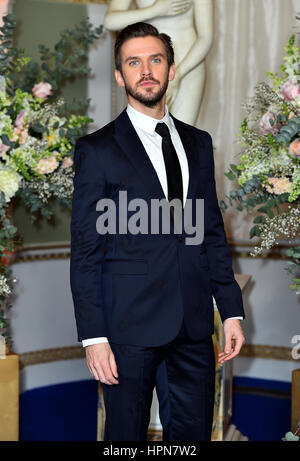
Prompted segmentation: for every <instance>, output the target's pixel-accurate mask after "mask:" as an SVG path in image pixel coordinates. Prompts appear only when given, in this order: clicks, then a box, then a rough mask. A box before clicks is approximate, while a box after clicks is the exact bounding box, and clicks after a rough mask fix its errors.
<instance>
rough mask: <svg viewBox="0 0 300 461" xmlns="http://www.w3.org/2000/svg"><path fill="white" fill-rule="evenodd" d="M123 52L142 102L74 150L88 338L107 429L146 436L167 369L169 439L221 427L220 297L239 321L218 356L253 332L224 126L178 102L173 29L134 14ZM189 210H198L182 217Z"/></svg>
mask: <svg viewBox="0 0 300 461" xmlns="http://www.w3.org/2000/svg"><path fill="white" fill-rule="evenodd" d="M115 64H116V70H115V77H116V80H117V83H118V84H119V85H120V86H121V87H124V88H125V90H126V94H127V97H128V106H127V108H126V109H125V110H124V111H123V112H122V113H121V114H120V115H119V116H118V117H117V118H116V120H114V121H112V122H111V123H109V124H108V125H106V126H104V127H103V128H101V129H100V130H98V131H96V132H95V133H92V134H90V135H87V136H84V137H83V138H81V139H79V140H78V142H77V144H76V149H75V155H74V163H75V177H74V194H73V206H72V221H71V289H72V295H73V300H74V308H75V317H76V323H77V330H78V340H79V341H82V342H83V346H84V347H85V348H86V360H87V366H88V368H89V370H90V372H91V374H92V375H93V376H94V378H95V379H97V380H100V381H101V382H102V383H103V391H104V402H105V409H106V424H105V440H106V441H114V440H146V438H147V429H148V425H149V420H150V408H151V403H152V396H153V389H154V386H155V382H156V377H157V373H158V371H159V370H162V373H165V380H160V382H159V384H160V386H158V388H159V389H160V388H161V385H162V384H163V389H162V391H160V392H161V393H162V394H164V401H165V403H166V400H167V407H168V408H167V416H165V417H164V418H163V421H162V424H163V439H164V441H188V440H193V441H201V440H210V438H211V429H212V418H213V405H214V384H215V357H214V349H213V343H212V336H211V335H212V334H213V331H214V312H213V297H214V298H215V300H216V303H217V307H218V310H219V312H220V315H221V319H222V322H223V326H224V334H225V349H224V352H221V353H220V354H219V357H218V361H219V362H220V363H224V362H225V361H226V360H230V359H232V358H233V357H235V356H236V355H237V354H238V353H239V351H240V349H241V347H242V344H243V342H244V341H245V339H244V336H243V332H242V328H241V325H240V320H241V319H243V318H244V317H245V316H244V310H243V302H242V295H241V290H240V288H239V286H238V284H237V282H236V281H235V279H234V274H233V271H232V259H231V255H230V250H229V247H228V244H227V241H226V236H225V232H224V225H223V220H222V216H221V212H220V209H219V206H218V199H217V195H216V186H215V179H214V159H213V149H212V139H211V136H210V134H209V133H208V132H206V131H203V130H200V129H197V128H195V127H193V126H190V125H187V124H186V123H183V122H182V121H179V120H177V119H175V118H174V117H173V116H172V115H171V114H170V113H169V112H168V108H167V106H166V104H165V100H166V90H167V87H168V82H169V81H170V80H172V79H173V78H174V76H175V64H174V52H173V47H172V43H171V39H170V37H169V36H167V35H166V34H162V33H159V32H158V31H157V29H156V28H155V27H153V26H152V25H150V24H146V23H136V24H133V25H130V26H128V27H126V28H125V29H123V30H122V31H121V32H120V33H119V35H118V37H117V40H116V43H115ZM191 91H192V89H191ZM124 201H126V204H127V205H128V202H129V205H128V206H127V208H126V213H125V211H124V210H125V208H124V203H125V202H124ZM200 201H201V202H202V204H203V207H202V211H203V215H201V218H202V219H201V220H200V221H199V220H198V218H197V212H198V211H199V209H200V208H201V207H200V208H199V207H198V205H199V203H200ZM158 202H160V203H164V204H166V203H167V204H169V205H170V206H169V215H168V216H169V224H170V231H169V232H165V230H164V229H163V226H162V223H161V221H162V219H163V218H164V217H165V212H163V216H161V215H160V218H159V220H158V221H159V224H158V228H156V230H155V231H154V232H153V227H152V226H153V222H154V217H153V215H152V211H153V209H154V208H152V205H153V204H156V205H157V203H158ZM172 204H174V207H173V205H172ZM178 204H179V206H178ZM112 205H113V206H112ZM110 206H111V208H110V211H109V213H107V211H108V208H109V207H110ZM138 207H139V211H140V214H138V213H135V214H134V213H133V212H134V211H136V210H137V208H138ZM165 209H166V208H165ZM100 211H102V212H103V213H100ZM181 212H182V215H180V213H181ZM124 213H125V214H126V216H125V215H124ZM137 214H138V218H137ZM124 216H125V218H124ZM178 216H179V217H180V216H181V218H182V216H184V219H185V218H186V217H187V218H188V219H187V220H186V221H185V220H184V223H185V224H186V223H187V225H185V224H184V226H181V228H180V227H179V229H180V230H179V231H178V227H176V224H178V219H177V218H178ZM198 217H199V216H198ZM102 218H103V219H102ZM104 218H105V219H104ZM176 219H177V221H176ZM124 222H125V224H126V226H124ZM181 222H182V221H181ZM195 223H196V225H195ZM199 223H200V224H201V226H202V238H201V239H200V240H199V238H198V239H196V237H197V235H196V234H197V230H198V229H197V227H199ZM127 224H128V226H127ZM139 226H140V227H139ZM133 228H134V229H136V228H138V232H136V231H132V229H133ZM130 229H131V231H129V230H130ZM157 229H158V230H157ZM191 235H194V237H195V240H194V241H192V240H193V239H192V238H191ZM162 367H164V369H162ZM161 376H162V378H161V379H163V375H161Z"/></svg>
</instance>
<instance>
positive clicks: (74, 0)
mask: <svg viewBox="0 0 300 461" xmlns="http://www.w3.org/2000/svg"><path fill="white" fill-rule="evenodd" d="M43 1H44V0H43ZM46 1H48V2H53V3H77V4H78V3H79V4H81V5H86V4H89V3H90V4H92V5H101V4H102V3H108V0H46Z"/></svg>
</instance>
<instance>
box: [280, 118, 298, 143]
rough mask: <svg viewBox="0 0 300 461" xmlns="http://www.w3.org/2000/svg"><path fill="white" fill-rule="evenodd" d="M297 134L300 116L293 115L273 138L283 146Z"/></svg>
mask: <svg viewBox="0 0 300 461" xmlns="http://www.w3.org/2000/svg"><path fill="white" fill-rule="evenodd" d="M299 134H300V117H293V118H291V120H289V122H288V123H287V124H286V125H285V126H283V127H282V128H281V130H280V133H279V134H277V135H275V136H274V138H275V139H276V140H277V141H278V142H280V143H282V144H283V145H284V146H285V145H286V144H287V143H288V142H290V141H291V140H292V139H293V138H294V136H296V135H299Z"/></svg>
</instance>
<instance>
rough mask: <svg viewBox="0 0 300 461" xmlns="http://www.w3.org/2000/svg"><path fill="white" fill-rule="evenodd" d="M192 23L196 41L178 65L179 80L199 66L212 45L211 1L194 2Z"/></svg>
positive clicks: (199, 0) (198, 0) (195, 0)
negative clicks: (193, 23)
mask: <svg viewBox="0 0 300 461" xmlns="http://www.w3.org/2000/svg"><path fill="white" fill-rule="evenodd" d="M194 17H195V19H194V22H195V28H196V32H197V36H198V37H197V39H196V40H195V42H194V44H193V45H192V47H191V48H190V50H189V52H188V53H187V54H186V55H185V57H184V58H183V60H182V61H181V62H180V63H177V67H176V73H177V74H179V77H180V79H181V78H182V77H184V76H185V75H186V74H187V73H188V72H190V71H191V70H192V69H194V67H196V66H197V65H198V64H200V63H201V62H202V61H203V60H204V59H205V57H206V56H207V54H208V52H209V50H210V48H211V46H212V43H213V32H214V31H213V19H214V17H213V0H194Z"/></svg>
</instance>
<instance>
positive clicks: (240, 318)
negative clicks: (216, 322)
mask: <svg viewBox="0 0 300 461" xmlns="http://www.w3.org/2000/svg"><path fill="white" fill-rule="evenodd" d="M228 319H239V320H243V319H244V317H240V316H238V317H228V318H227V319H225V320H228ZM225 320H224V322H225Z"/></svg>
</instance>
